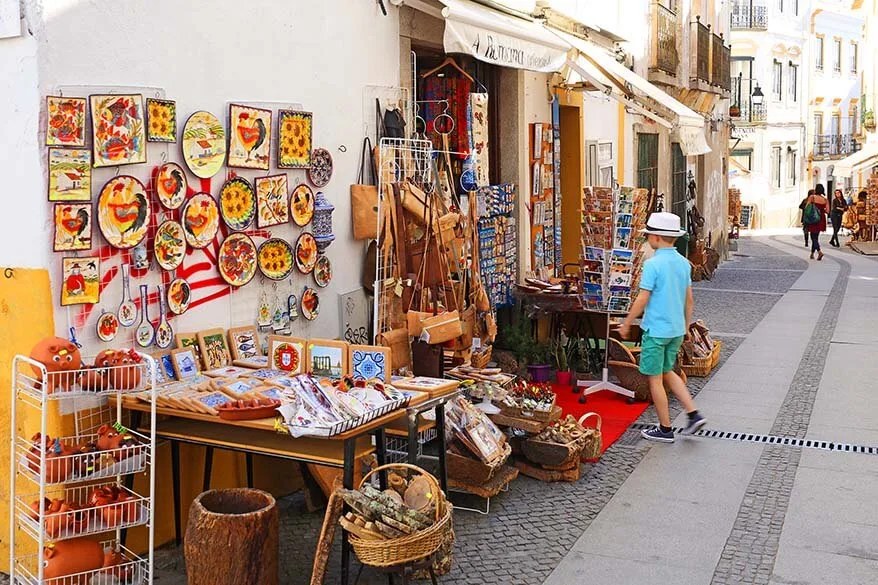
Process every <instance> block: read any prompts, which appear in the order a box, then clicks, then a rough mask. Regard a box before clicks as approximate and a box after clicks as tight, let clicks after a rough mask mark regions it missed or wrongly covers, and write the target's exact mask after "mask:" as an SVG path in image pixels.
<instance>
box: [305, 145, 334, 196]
mask: <svg viewBox="0 0 878 585" xmlns="http://www.w3.org/2000/svg"><path fill="white" fill-rule="evenodd" d="M331 178H332V155H331V154H329V151H328V150H326V149H325V148H315V149H314V150H312V151H311V168H310V169H308V179H309V180H310V181H311V184H312V185H314V186H315V187H317V188H318V189H320V188H321V187H325V186H326V184H327V183H329V179H331Z"/></svg>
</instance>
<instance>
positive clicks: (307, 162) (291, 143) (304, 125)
mask: <svg viewBox="0 0 878 585" xmlns="http://www.w3.org/2000/svg"><path fill="white" fill-rule="evenodd" d="M312 121H313V117H312V114H311V112H296V111H293V110H280V111H279V112H278V122H277V127H278V137H277V168H279V169H307V168H308V167H310V166H311V128H312Z"/></svg>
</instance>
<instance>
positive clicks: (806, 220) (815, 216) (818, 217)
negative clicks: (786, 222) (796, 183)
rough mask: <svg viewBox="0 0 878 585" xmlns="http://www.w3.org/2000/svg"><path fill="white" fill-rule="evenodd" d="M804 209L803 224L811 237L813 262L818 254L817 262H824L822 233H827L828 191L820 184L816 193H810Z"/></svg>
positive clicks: (816, 188) (815, 189)
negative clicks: (821, 245) (821, 246)
mask: <svg viewBox="0 0 878 585" xmlns="http://www.w3.org/2000/svg"><path fill="white" fill-rule="evenodd" d="M804 204H805V207H804V209H802V224H803V225H804V226H805V227H806V228H807V229H808V233H809V234H810V235H811V260H813V259H814V254H817V260H823V251H822V250H821V249H820V232H825V231H826V214H827V212H828V211H829V201H828V200H827V199H826V190H825V189H824V188H823V185H822V184H820V183H818V184H817V186H816V187H815V188H814V191H813V192H812V191H808V197H807V198H805V201H804Z"/></svg>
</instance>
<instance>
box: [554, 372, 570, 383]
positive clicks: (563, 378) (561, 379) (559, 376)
mask: <svg viewBox="0 0 878 585" xmlns="http://www.w3.org/2000/svg"><path fill="white" fill-rule="evenodd" d="M572 380H573V372H571V371H566V372H562V371H561V370H558V371H557V372H555V381H556V382H557V383H558V384H559V385H561V386H570V383H571V381H572Z"/></svg>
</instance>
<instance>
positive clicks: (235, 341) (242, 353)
mask: <svg viewBox="0 0 878 585" xmlns="http://www.w3.org/2000/svg"><path fill="white" fill-rule="evenodd" d="M229 350H230V352H231V354H232V360H233V361H234V360H243V359H248V358H252V357H256V356H258V355H261V354H262V348H261V347H260V346H259V335H258V334H257V332H256V327H253V326H252V325H248V326H245V327H233V328H231V329H229Z"/></svg>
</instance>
